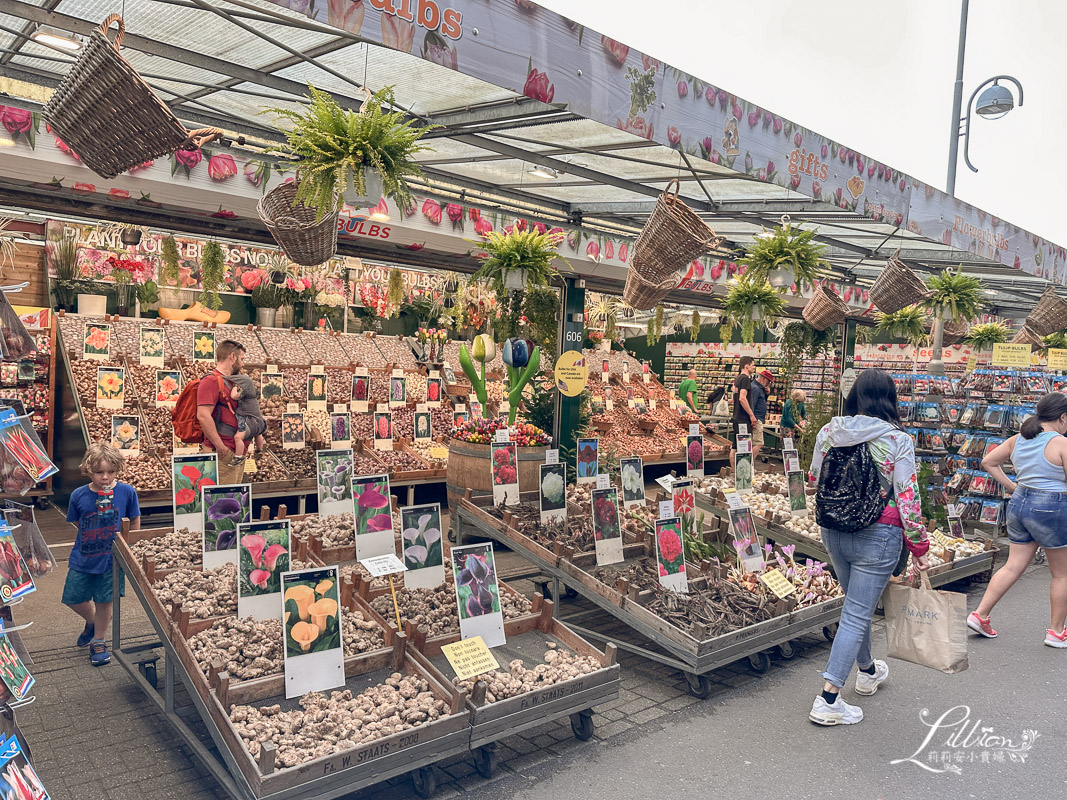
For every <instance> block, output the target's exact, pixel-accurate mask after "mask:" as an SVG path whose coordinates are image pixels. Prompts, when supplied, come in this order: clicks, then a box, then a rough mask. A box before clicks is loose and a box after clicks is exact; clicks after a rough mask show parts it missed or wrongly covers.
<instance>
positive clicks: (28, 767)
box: [0, 726, 54, 800]
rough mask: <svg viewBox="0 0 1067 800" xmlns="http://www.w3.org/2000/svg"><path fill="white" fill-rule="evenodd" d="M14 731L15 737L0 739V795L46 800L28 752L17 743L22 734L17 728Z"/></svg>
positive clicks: (46, 794)
mask: <svg viewBox="0 0 1067 800" xmlns="http://www.w3.org/2000/svg"><path fill="white" fill-rule="evenodd" d="M15 731H16V734H15V735H13V736H9V737H4V738H3V739H0V795H2V796H3V797H18V798H23V797H29V798H33V800H48V798H49V794H48V790H47V789H45V787H44V784H43V783H42V782H41V779H40V777H39V776H38V775H37V771H36V770H35V769H34V768H33V764H31V763H30V759H29V752H28V751H27V750H25V749H24V748H23V746H22V744H21V743H20V742H19V737H20V736H21V735H22V734H21V733H18V732H17V731H18V727H17V726H15ZM20 792H21V794H20ZM53 796H54V795H53Z"/></svg>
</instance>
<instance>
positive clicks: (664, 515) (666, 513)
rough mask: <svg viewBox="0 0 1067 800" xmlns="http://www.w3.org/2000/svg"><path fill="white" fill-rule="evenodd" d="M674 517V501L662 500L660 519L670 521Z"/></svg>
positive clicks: (660, 502) (660, 503)
mask: <svg viewBox="0 0 1067 800" xmlns="http://www.w3.org/2000/svg"><path fill="white" fill-rule="evenodd" d="M673 516H674V501H673V500H660V501H659V519H670V518H671V517H673Z"/></svg>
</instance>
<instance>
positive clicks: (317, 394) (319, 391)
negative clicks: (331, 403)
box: [307, 375, 326, 411]
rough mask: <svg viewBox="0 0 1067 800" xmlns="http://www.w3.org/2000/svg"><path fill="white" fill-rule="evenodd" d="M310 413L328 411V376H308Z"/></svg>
mask: <svg viewBox="0 0 1067 800" xmlns="http://www.w3.org/2000/svg"><path fill="white" fill-rule="evenodd" d="M307 398H308V411H325V410H326V376H325V375H308V394H307Z"/></svg>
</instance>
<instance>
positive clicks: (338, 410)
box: [333, 403, 348, 414]
mask: <svg viewBox="0 0 1067 800" xmlns="http://www.w3.org/2000/svg"><path fill="white" fill-rule="evenodd" d="M333 413H334V414H347V413H348V403H334V404H333Z"/></svg>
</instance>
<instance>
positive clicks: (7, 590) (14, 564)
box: [0, 522, 37, 604]
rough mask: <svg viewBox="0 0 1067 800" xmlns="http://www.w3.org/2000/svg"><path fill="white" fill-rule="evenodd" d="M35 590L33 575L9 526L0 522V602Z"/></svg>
mask: <svg viewBox="0 0 1067 800" xmlns="http://www.w3.org/2000/svg"><path fill="white" fill-rule="evenodd" d="M35 591H37V587H36V586H35V585H34V583H33V576H32V575H31V574H30V569H29V567H28V566H26V559H24V558H23V557H22V553H20V552H19V547H18V545H17V544H16V543H15V537H14V535H12V533H11V528H10V527H8V525H7V523H5V522H0V603H5V604H6V603H10V602H11V601H12V600H17V599H18V598H20V597H22V596H23V595H27V594H29V593H30V592H35Z"/></svg>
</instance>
